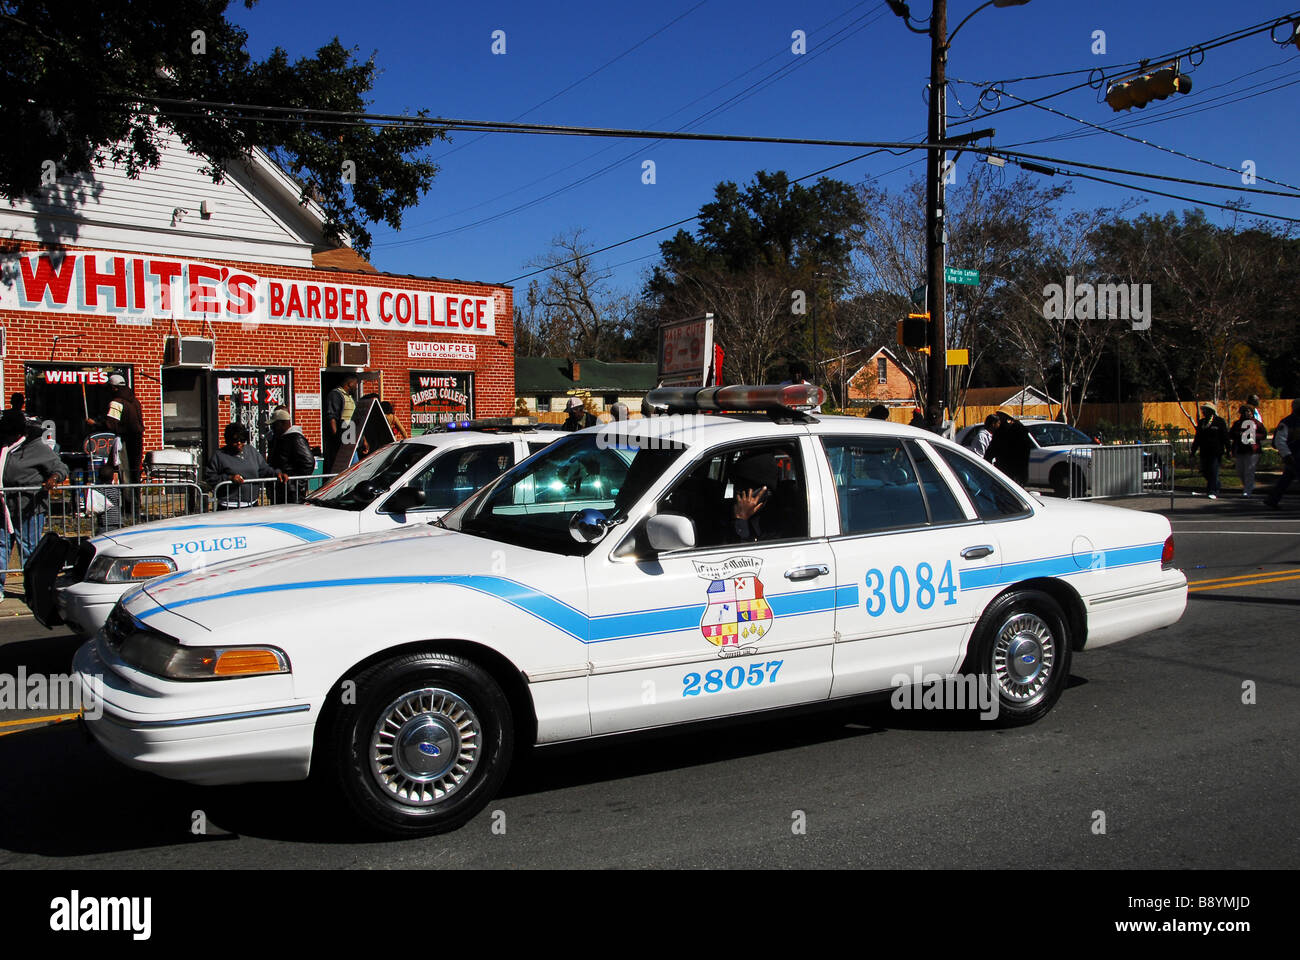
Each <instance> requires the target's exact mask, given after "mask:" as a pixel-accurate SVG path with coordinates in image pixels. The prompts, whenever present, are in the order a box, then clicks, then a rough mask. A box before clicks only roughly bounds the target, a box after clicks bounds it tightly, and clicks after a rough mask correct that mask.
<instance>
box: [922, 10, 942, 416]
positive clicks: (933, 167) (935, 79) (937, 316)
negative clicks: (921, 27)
mask: <svg viewBox="0 0 1300 960" xmlns="http://www.w3.org/2000/svg"><path fill="white" fill-rule="evenodd" d="M947 60H948V0H934V12H933V13H932V14H930V124H929V140H930V142H931V143H942V142H943V141H944V138H946V137H947V135H948V116H947V113H948V110H947V106H948V104H947V69H946V67H947ZM947 155H948V154H947V151H946V150H931V151H929V153H928V159H927V160H926V183H925V231H926V238H925V241H926V242H925V256H926V277H927V280H928V282H929V285H930V297H929V311H930V325H929V328H930V337H929V347H930V356H929V357H928V358H927V363H926V406H927V409H926V422H927V423H928V424H929V426H930V428H931V429H933V430H938V429H939V428H940V427H942V426H943V412H944V409H945V407H946V406H947V403H948V368H947V360H948V350H947V347H948V344H947V340H948V337H947V333H948V330H947V317H946V315H945V307H947V288H946V287H945V285H944V267H945V266H946V264H945V252H946V251H945V243H944V242H945V239H946V235H947V223H946V221H945V219H944V194H945V191H944V183H943V175H944V161H945V160H946V158H947Z"/></svg>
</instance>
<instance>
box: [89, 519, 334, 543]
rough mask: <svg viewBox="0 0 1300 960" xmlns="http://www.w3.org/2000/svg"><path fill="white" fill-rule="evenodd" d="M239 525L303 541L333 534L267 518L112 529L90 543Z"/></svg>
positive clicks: (314, 540)
mask: <svg viewBox="0 0 1300 960" xmlns="http://www.w3.org/2000/svg"><path fill="white" fill-rule="evenodd" d="M239 527H244V528H248V527H267V528H268V529H271V530H279V531H280V532H281V533H287V534H289V535H290V536H291V537H297V538H298V539H299V540H301V541H303V542H304V543H316V542H317V541H319V540H332V539H333V536H332V535H331V534H328V533H324V532H323V531H320V530H315V529H313V528H312V527H305V526H303V525H302V524H301V523H284V522H282V521H275V520H268V521H265V522H259V523H190V524H184V525H182V526H179V527H154V528H152V529H150V530H122V531H116V530H115V531H114V532H113V534H112V535H111V536H102V537H95V538H94V539H93V540H92V541H91V543H100V542H102V541H104V540H114V541H116V540H121V539H122V538H123V537H138V536H141V535H143V534H149V533H176V532H179V531H181V530H226V529H232V528H239Z"/></svg>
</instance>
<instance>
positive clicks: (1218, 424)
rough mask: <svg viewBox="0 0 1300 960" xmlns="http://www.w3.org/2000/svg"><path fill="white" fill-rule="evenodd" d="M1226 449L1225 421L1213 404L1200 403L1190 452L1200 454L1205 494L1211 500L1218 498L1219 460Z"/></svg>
mask: <svg viewBox="0 0 1300 960" xmlns="http://www.w3.org/2000/svg"><path fill="white" fill-rule="evenodd" d="M1227 450H1228V424H1227V422H1226V421H1225V420H1224V419H1223V417H1221V416H1219V413H1218V411H1217V410H1215V409H1214V405H1213V404H1211V403H1205V404H1202V405H1201V419H1199V420H1197V421H1196V436H1195V438H1193V440H1192V453H1193V455H1195V454H1197V453H1199V454H1200V457H1201V476H1203V477H1204V478H1205V494H1206V496H1208V497H1209V498H1210V499H1211V500H1217V499H1219V461H1220V460H1222V459H1223V455H1224V454H1225V453H1226V452H1227Z"/></svg>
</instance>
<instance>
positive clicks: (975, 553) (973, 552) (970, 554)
mask: <svg viewBox="0 0 1300 960" xmlns="http://www.w3.org/2000/svg"><path fill="white" fill-rule="evenodd" d="M992 552H993V548H992V547H991V546H989V545H988V544H987V543H986V544H984V545H983V546H979V547H967V548H966V549H965V550H963V551H962V552H961V555H962V559H964V560H981V559H983V558H984V557H987V556H988V555H989V554H991V553H992Z"/></svg>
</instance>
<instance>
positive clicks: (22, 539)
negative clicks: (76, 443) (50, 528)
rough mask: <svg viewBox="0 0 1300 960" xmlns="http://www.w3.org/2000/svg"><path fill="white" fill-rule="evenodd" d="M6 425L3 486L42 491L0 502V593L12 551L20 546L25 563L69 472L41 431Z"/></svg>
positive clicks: (0, 470) (0, 447) (0, 438)
mask: <svg viewBox="0 0 1300 960" xmlns="http://www.w3.org/2000/svg"><path fill="white" fill-rule="evenodd" d="M17 423H18V421H15V420H10V421H8V422H7V423H6V425H5V429H4V433H3V434H0V486H3V487H5V488H6V491H7V490H8V488H10V487H41V488H43V489H40V490H25V491H14V492H12V493H8V492H6V495H5V496H4V497H3V498H0V514H2V515H3V516H0V591H2V590H3V589H4V582H5V572H6V571H7V570H8V569H9V551H10V549H11V548H12V546H13V545H14V543H17V545H18V554H19V557H20V558H21V560H22V562H24V563H26V562H27V558H28V557H29V556H31V553H32V551H33V550H35V549H36V544H37V543H39V542H40V539H41V537H42V536H43V535H44V533H45V507H46V502H47V501H48V499H49V493H50V491H51V490H53V489H54V488H55V487H57V486H58V485H59V484H60V483H62V482H63V481H65V480H67V479H68V468H67V466H66V465H65V464H64V462H63V461H62V460H60V459H59V458H58V457H57V456H56V455H55V453H54V450H53V449H52V448H51V447H50V445H49V444H47V443H46V442H45V441H44V440H43V439H42V438H41V429H40V427H33V428H30V429H29V428H27V426H26V424H23V425H22V426H21V427H20V426H17Z"/></svg>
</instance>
